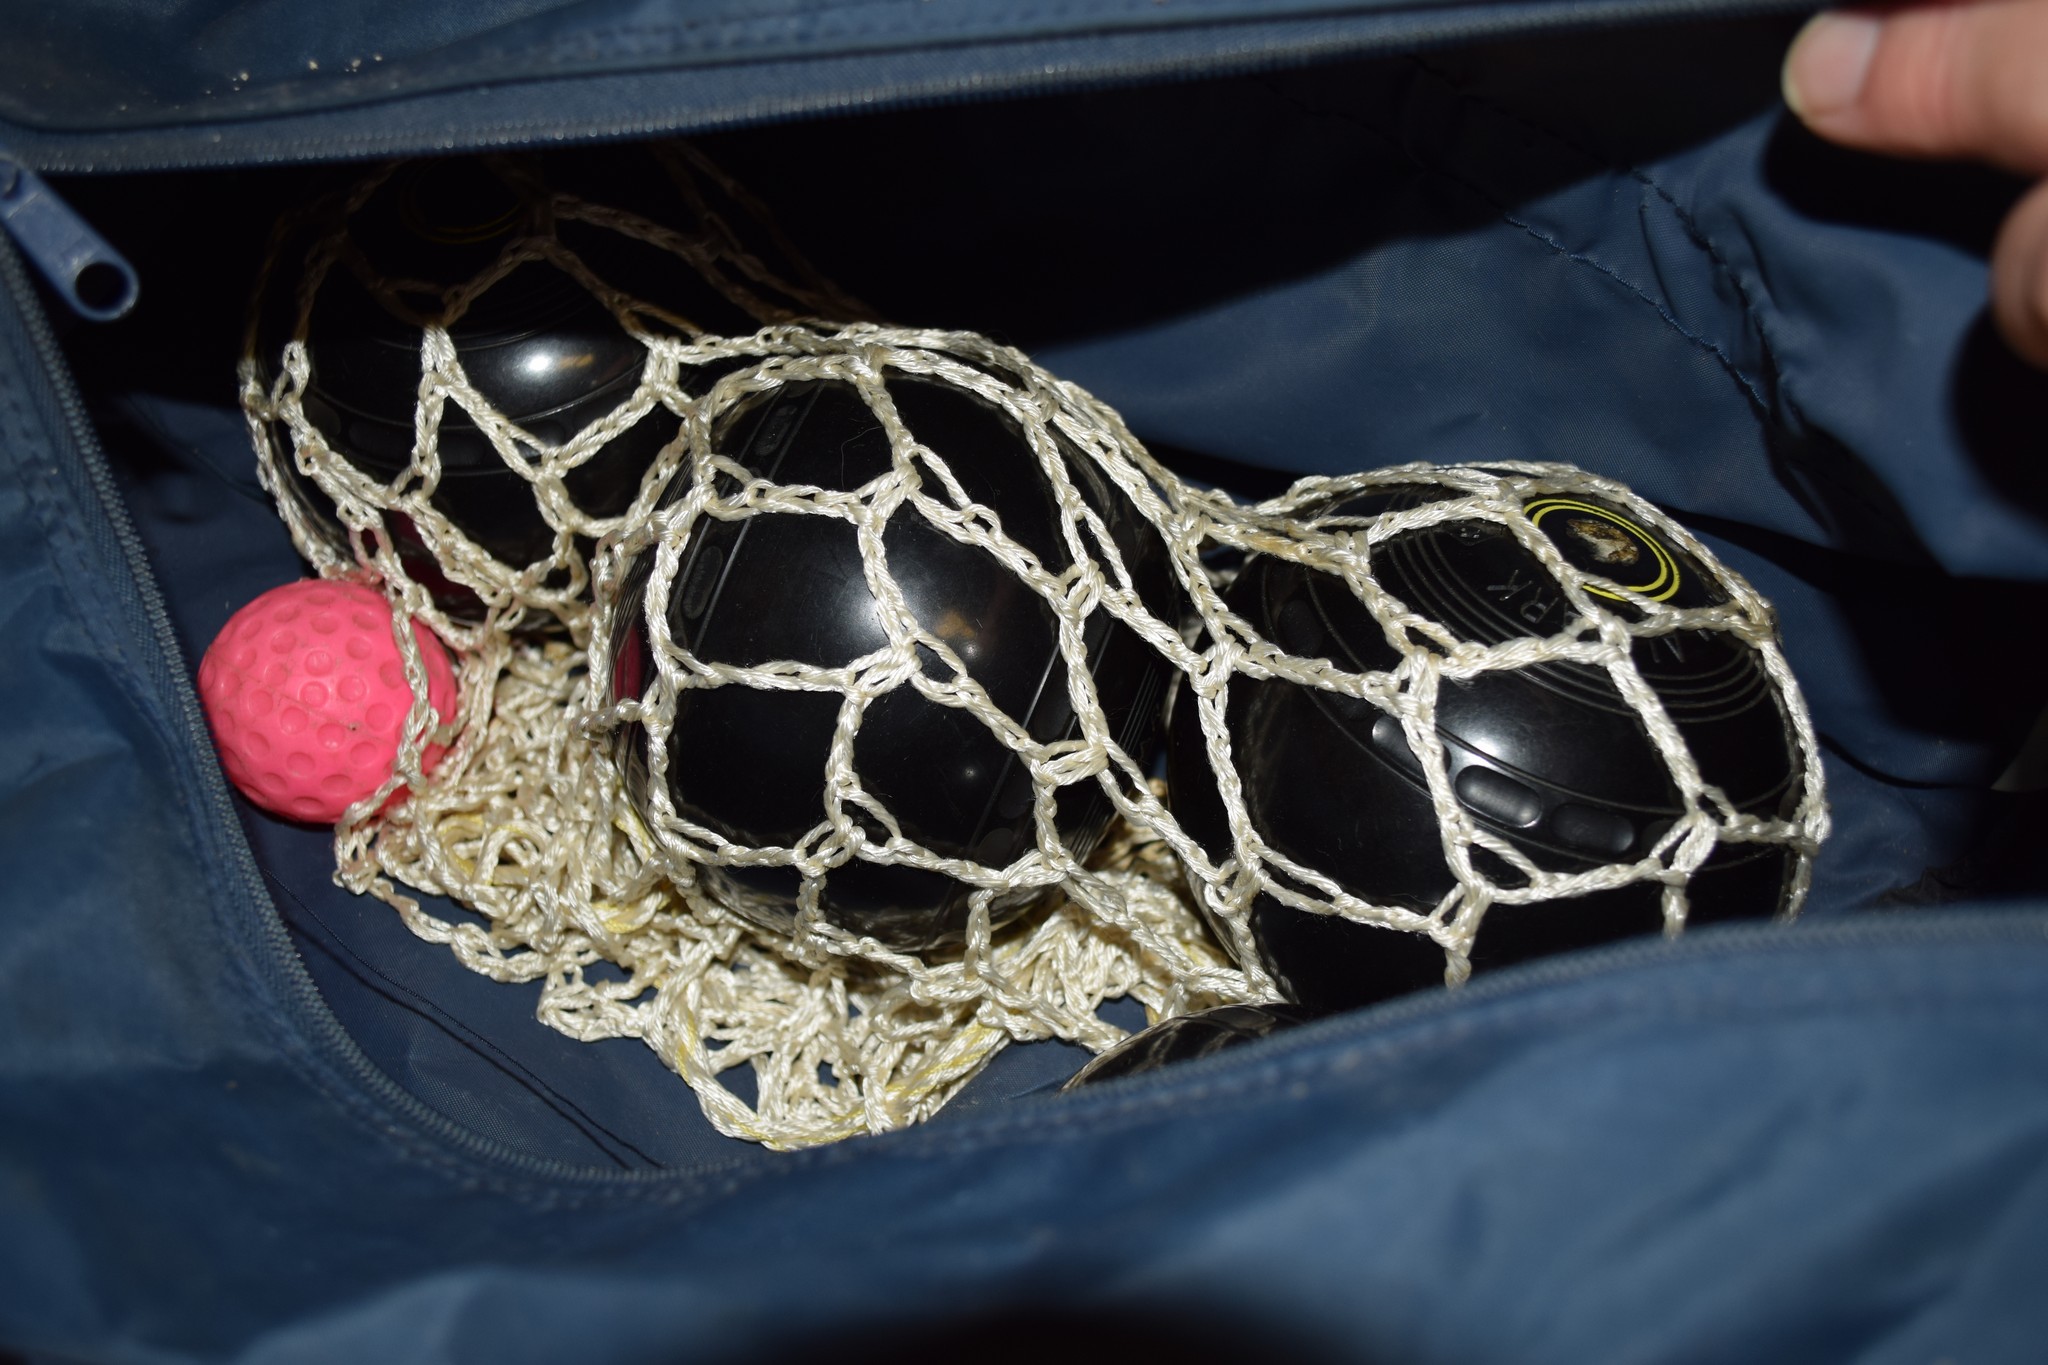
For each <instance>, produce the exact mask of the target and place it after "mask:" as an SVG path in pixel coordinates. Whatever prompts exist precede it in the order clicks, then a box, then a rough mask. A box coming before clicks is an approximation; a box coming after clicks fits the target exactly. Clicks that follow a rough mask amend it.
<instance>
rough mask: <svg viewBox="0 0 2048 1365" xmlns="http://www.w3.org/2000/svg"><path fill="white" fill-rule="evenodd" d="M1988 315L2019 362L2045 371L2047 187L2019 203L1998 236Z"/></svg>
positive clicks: (2047, 331) (2047, 346)
mask: <svg viewBox="0 0 2048 1365" xmlns="http://www.w3.org/2000/svg"><path fill="white" fill-rule="evenodd" d="M1991 315H1992V318H1993V319H1994V320H1995V321H1996V322H1997V324H1998V330H1999V332H2000V333H2001V334H2002V335H2003V336H2004V337H2005V339H2006V342H2007V343H2008V344H2009V345H2010V346H2011V347H2012V348H2013V350H2014V351H2016V352H2018V353H2019V355H2020V357H2021V358H2022V359H2024V360H2026V361H2027V362H2028V363H2029V364H2032V365H2036V366H2039V367H2041V368H2042V369H2048V182H2043V183H2042V184H2039V185H2036V186H2035V187H2034V189H2033V191H2032V192H2031V193H2030V194H2028V195H2027V196H2026V197H2025V198H2024V199H2022V200H2020V202H2019V204H2018V205H2017V206H2016V207H2015V208H2014V209H2013V211H2012V213H2011V215H2010V216H2008V217H2007V218H2006V220H2005V226H2004V227H2003V228H2002V229H2000V231H1999V234H1998V243H1997V245H1996V246H1995V247H1994V248H1993V249H1992V254H1991Z"/></svg>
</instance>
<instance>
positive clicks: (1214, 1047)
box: [1060, 1005, 1309, 1090]
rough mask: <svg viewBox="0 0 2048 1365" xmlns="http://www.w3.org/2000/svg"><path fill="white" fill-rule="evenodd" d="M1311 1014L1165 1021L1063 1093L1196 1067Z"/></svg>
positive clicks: (1225, 1010)
mask: <svg viewBox="0 0 2048 1365" xmlns="http://www.w3.org/2000/svg"><path fill="white" fill-rule="evenodd" d="M1308 1017H1309V1016H1308V1015H1307V1014H1305V1013H1303V1012H1301V1011H1300V1010H1296V1009H1290V1008H1288V1007H1287V1006H1285V1005H1218V1006H1217V1007H1216V1008H1214V1009H1206V1010H1197V1011H1195V1012H1194V1013H1193V1014H1177V1015H1175V1016H1174V1017H1173V1018H1171V1019H1162V1020H1160V1021H1159V1022H1158V1023H1156V1024H1154V1025H1152V1027H1150V1028H1148V1029H1144V1030H1141V1031H1140V1032H1137V1033H1134V1034H1132V1035H1131V1036H1130V1037H1128V1038H1126V1039H1124V1040H1123V1041H1122V1042H1121V1043H1118V1044H1117V1045H1116V1046H1115V1047H1113V1048H1111V1049H1110V1050H1109V1051H1107V1052H1105V1053H1103V1054H1102V1055H1101V1056H1099V1057H1096V1058H1094V1059H1093V1060H1091V1061H1090V1062H1089V1063H1088V1064H1087V1065H1086V1066H1084V1067H1082V1068H1081V1069H1080V1070H1079V1071H1076V1072H1075V1073H1074V1074H1073V1075H1072V1076H1071V1077H1069V1078H1068V1080H1067V1083H1066V1084H1065V1085H1063V1086H1061V1087H1060V1089H1062V1090H1078V1089H1080V1088H1081V1087H1082V1086H1084V1085H1095V1084H1098V1083H1099V1082H1102V1081H1114V1080H1120V1079H1122V1078H1123V1077H1125V1076H1143V1075H1146V1074H1148V1073H1150V1072H1153V1071H1157V1070H1159V1069H1160V1068H1161V1067H1168V1066H1172V1065H1173V1064H1174V1063H1176V1062H1192V1061H1195V1060H1196V1059H1197V1058H1201V1057H1213V1056H1215V1055H1216V1054H1217V1053H1219V1052H1227V1051H1229V1050H1230V1049H1231V1048H1234V1047H1241V1046H1243V1045H1244V1044H1246V1043H1250V1042H1255V1041H1257V1040H1258V1039H1260V1038H1264V1037H1265V1036H1267V1035H1268V1034H1271V1033H1277V1032H1279V1031H1280V1030H1281V1029H1287V1028H1293V1027H1294V1026H1295V1025H1297V1024H1300V1023H1304V1022H1306V1021H1307V1019H1308Z"/></svg>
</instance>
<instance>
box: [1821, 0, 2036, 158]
mask: <svg viewBox="0 0 2048 1365" xmlns="http://www.w3.org/2000/svg"><path fill="white" fill-rule="evenodd" d="M2044 71H2048V3H2042V0H1962V2H1961V3H1935V4H1925V5H1915V6H1910V7H1906V8H1899V9H1854V10H1842V11H1833V12H1829V13H1826V14H1820V15H1817V16H1815V17H1814V19H1813V20H1812V21H1811V22H1810V23H1808V24H1807V26H1806V27H1805V29H1803V30H1802V31H1801V32H1800V34H1799V37H1798V38H1797V39H1795V40H1794V41H1793V44H1792V50H1791V52H1790V53H1788V54H1787V56H1786V59H1785V80H1784V85H1785V101H1786V103H1788V104H1790V105H1791V106H1792V110H1793V112H1794V113H1796V114H1798V115H1799V117H1800V118H1801V119H1803V120H1805V122H1806V124H1807V125H1808V126H1809V127H1811V128H1812V129H1813V130H1814V131H1815V132H1816V133H1819V134H1820V135H1821V136H1822V137H1825V138H1828V139H1830V140H1831V141H1835V142H1841V143H1844V144H1847V145H1848V146H1852V147H1861V148H1865V149H1867V150H1870V151H1876V152H1890V153H1893V154H1895V155H1902V156H1926V157H1968V158H1971V159H1974V160H1980V161H1988V162H1990V163H1992V164H1993V165H1996V166H2002V167H2004V168H2005V169H2007V170H2009V171H2016V172H2018V173H2020V174H2022V175H2029V176H2035V175H2042V174H2048V74H2044Z"/></svg>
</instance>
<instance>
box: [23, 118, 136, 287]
mask: <svg viewBox="0 0 2048 1365" xmlns="http://www.w3.org/2000/svg"><path fill="white" fill-rule="evenodd" d="M0 222H4V223H5V224H6V225H7V231H8V232H9V233H10V234H11V235H12V236H13V238H14V242H15V245H17V246H19V247H20V248H21V253H22V255H24V256H26V257H28V258H29V259H30V260H31V261H34V262H35V263H36V268H37V269H38V270H40V271H42V272H43V278H45V279H47V280H48V281H49V282H50V283H51V285H53V286H54V287H55V288H56V290H57V292H58V293H59V294H62V295H63V296H64V301H65V302H66V303H68V304H70V305H71V307H72V308H73V309H74V310H75V311H76V312H77V313H78V315H79V316H80V317H83V318H87V319H90V320H91V321H93V322H112V321H113V320H114V319H115V318H118V317H120V316H122V315H123V314H124V313H126V312H127V311H128V310H129V309H130V308H133V307H134V306H135V295H136V293H137V292H138V291H139V290H140V288H141V286H140V283H139V282H138V281H137V279H136V277H135V267H134V266H132V265H130V264H128V262H127V260H126V259H125V258H124V257H123V256H122V255H121V253H120V252H118V251H116V250H114V248H113V246H112V245H110V244H109V243H108V241H107V239H106V238H104V237H102V236H100V235H99V234H98V233H97V232H94V231H93V230H92V225H91V224H90V223H88V222H86V221H85V219H83V218H81V217H79V216H78V214H77V212H76V211H75V210H73V209H72V207H71V206H70V205H69V204H67V203H65V202H64V201H63V200H62V199H59V198H58V197H57V193H56V191H54V190H52V189H51V188H50V186H49V182H47V181H45V180H44V179H43V178H42V177H41V176H39V175H37V174H36V173H35V172H34V171H32V170H30V169H29V168H28V167H26V166H24V165H22V164H21V163H20V162H19V161H16V160H15V159H14V158H13V157H12V156H10V155H8V154H7V153H6V152H5V151H0Z"/></svg>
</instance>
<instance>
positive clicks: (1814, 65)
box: [1780, 10, 1884, 123]
mask: <svg viewBox="0 0 2048 1365" xmlns="http://www.w3.org/2000/svg"><path fill="white" fill-rule="evenodd" d="M1883 28H1884V25H1883V23H1882V22H1881V21H1880V20H1878V19H1876V18H1873V17H1872V16H1870V15H1868V14H1858V13H1853V12H1848V11H1841V10H1828V11H1825V12H1823V13H1820V14H1816V15H1814V16H1813V18H1811V19H1809V20H1807V22H1806V27H1805V28H1802V29H1800V30H1799V36H1798V37H1796V38H1794V39H1793V40H1792V46H1791V48H1790V49H1788V50H1787V51H1786V53H1785V65H1784V68H1783V71H1782V73H1781V76H1780V84H1781V86H1782V88H1783V90H1784V94H1785V103H1786V104H1788V105H1790V106H1791V109H1792V112H1793V113H1794V114H1797V115H1798V116H1799V118H1800V119H1801V120H1802V121H1804V122H1806V123H1814V122H1816V121H1822V122H1824V121H1826V120H1828V119H1830V118H1832V117H1833V116H1835V115H1837V114H1840V113H1841V112H1842V111H1844V110H1847V109H1852V108H1854V107H1855V105H1856V102H1857V100H1858V98H1859V97H1860V96H1861V95H1862V93H1863V86H1864V82H1865V80H1866V79H1867V78H1868V77H1869V75H1870V63H1871V59H1872V58H1874V57H1875V56H1876V55H1877V42H1878V37H1879V35H1880V34H1881V33H1882V31H1883Z"/></svg>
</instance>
